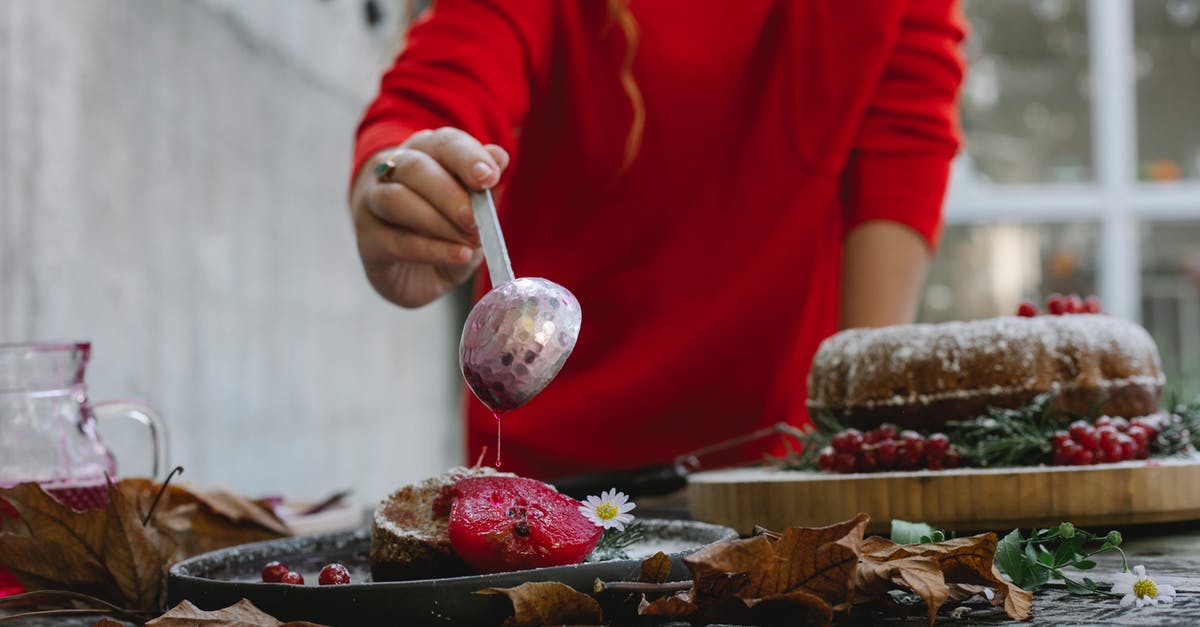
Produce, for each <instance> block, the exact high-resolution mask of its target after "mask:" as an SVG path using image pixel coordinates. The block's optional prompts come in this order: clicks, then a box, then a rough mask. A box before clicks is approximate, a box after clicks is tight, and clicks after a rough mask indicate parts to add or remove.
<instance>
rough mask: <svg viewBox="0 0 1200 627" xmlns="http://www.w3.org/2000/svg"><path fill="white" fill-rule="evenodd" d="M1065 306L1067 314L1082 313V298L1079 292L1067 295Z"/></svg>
mask: <svg viewBox="0 0 1200 627" xmlns="http://www.w3.org/2000/svg"><path fill="white" fill-rule="evenodd" d="M1066 308H1067V313H1069V314H1077V313H1083V312H1084V309H1083V299H1082V298H1080V297H1079V294H1071V295H1070V296H1068V297H1067V303H1066Z"/></svg>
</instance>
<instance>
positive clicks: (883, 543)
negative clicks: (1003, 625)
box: [855, 533, 1033, 625]
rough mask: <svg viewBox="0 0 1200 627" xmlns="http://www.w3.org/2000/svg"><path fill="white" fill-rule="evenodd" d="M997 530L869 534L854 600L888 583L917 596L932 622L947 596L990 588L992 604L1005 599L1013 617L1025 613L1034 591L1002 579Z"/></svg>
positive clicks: (873, 595) (876, 594)
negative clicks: (928, 535) (929, 539)
mask: <svg viewBox="0 0 1200 627" xmlns="http://www.w3.org/2000/svg"><path fill="white" fill-rule="evenodd" d="M995 559H996V535H995V534H993V533H984V534H980V535H976V536H970V537H968V538H958V539H954V540H946V541H945V542H936V543H930V544H896V543H894V542H892V541H891V540H887V539H884V538H878V537H872V538H868V539H867V540H865V541H864V542H863V545H862V562H861V563H860V564H859V569H858V574H857V576H856V579H855V587H856V595H855V600H856V601H864V602H865V601H868V600H871V599H878V598H885V596H884V595H886V592H887V590H889V589H891V588H893V587H900V588H904V589H907V590H909V591H911V592H913V593H915V594H917V595H918V596H920V597H921V598H922V600H924V601H925V604H926V606H927V607H928V610H929V624H930V625H932V624H933V621H934V618H935V616H936V615H937V611H938V609H939V608H941V606H942V604H943V603H945V602H946V600H947V599H949V598H951V597H953V598H963V595H964V594H966V593H968V592H971V591H977V590H980V589H981V588H979V587H980V586H982V587H987V588H991V589H992V590H993V591H994V592H995V595H994V596H993V597H992V599H991V603H992V604H993V605H999V604H1001V603H1003V604H1004V611H1005V613H1006V614H1007V615H1008V616H1009V618H1012V619H1013V620H1025V619H1027V618H1029V610H1030V606H1031V604H1032V601H1033V595H1032V594H1030V593H1029V592H1027V591H1025V590H1022V589H1021V588H1019V587H1017V586H1015V585H1013V584H1012V583H1011V582H1009V581H1007V580H1005V579H1004V578H1003V577H1002V576H1001V575H1000V572H999V571H998V570H997V569H996V566H995Z"/></svg>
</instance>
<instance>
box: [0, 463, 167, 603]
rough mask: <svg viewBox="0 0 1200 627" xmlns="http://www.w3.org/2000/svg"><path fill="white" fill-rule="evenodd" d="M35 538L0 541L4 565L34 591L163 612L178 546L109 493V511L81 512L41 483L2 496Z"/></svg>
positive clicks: (0, 493) (2, 492) (1, 538)
mask: <svg viewBox="0 0 1200 627" xmlns="http://www.w3.org/2000/svg"><path fill="white" fill-rule="evenodd" d="M0 498H4V499H5V500H6V501H7V502H8V503H9V504H11V505H12V506H13V507H14V508H15V509H16V510H17V511H18V512H19V513H20V515H21V522H22V523H24V524H25V530H26V531H27V532H28V535H13V534H0V555H3V558H2V560H0V561H2V562H3V564H4V566H5V567H7V568H8V569H9V570H10V571H12V572H13V574H14V575H16V577H17V579H18V580H19V581H21V583H22V585H24V586H25V587H26V588H28V589H31V590H36V589H43V588H60V589H71V590H77V591H80V592H87V593H90V594H93V595H95V596H98V597H101V598H107V599H109V600H115V601H119V602H120V604H121V605H124V606H127V607H132V608H134V609H139V610H157V609H158V608H159V607H160V605H159V603H160V600H161V599H162V598H164V595H165V594H166V584H167V578H166V566H167V560H168V558H169V557H170V555H171V553H173V552H174V546H173V544H172V543H171V541H170V539H169V538H167V537H166V536H164V535H163V534H161V532H160V531H159V530H158V529H156V528H154V527H153V526H144V525H142V520H141V514H140V513H139V512H137V511H135V509H134V508H133V506H132V504H131V503H130V502H129V501H128V500H126V499H123V498H121V497H120V495H119V494H118V493H117V491H116V490H115V489H113V487H112V486H111V484H110V486H109V501H108V505H107V506H106V507H105V508H104V509H102V510H91V511H87V512H77V511H75V510H73V509H71V508H70V507H69V506H67V505H63V504H62V503H60V502H59V501H58V500H56V499H55V498H54V497H52V496H50V494H49V493H47V492H46V491H45V490H43V489H42V488H41V486H39V485H37V484H35V483H23V484H19V485H17V486H15V487H13V488H8V489H4V490H0Z"/></svg>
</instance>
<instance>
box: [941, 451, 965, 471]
mask: <svg viewBox="0 0 1200 627" xmlns="http://www.w3.org/2000/svg"><path fill="white" fill-rule="evenodd" d="M961 464H962V453H959V452H958V449H956V448H954V447H953V446H951V447H950V450H948V451H946V456H945V457H943V458H942V466H944V467H946V468H958V467H959V466H960V465H961Z"/></svg>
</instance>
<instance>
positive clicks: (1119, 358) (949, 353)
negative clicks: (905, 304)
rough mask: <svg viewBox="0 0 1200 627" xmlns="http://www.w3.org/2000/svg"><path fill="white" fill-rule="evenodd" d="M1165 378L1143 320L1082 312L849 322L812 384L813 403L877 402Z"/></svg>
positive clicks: (816, 366) (823, 353) (825, 351)
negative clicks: (887, 323)
mask: <svg viewBox="0 0 1200 627" xmlns="http://www.w3.org/2000/svg"><path fill="white" fill-rule="evenodd" d="M1163 382H1164V377H1163V375H1162V369H1161V366H1160V363H1159V357H1158V349H1157V347H1156V346H1155V344H1154V340H1153V339H1152V338H1151V337H1150V334H1149V333H1147V332H1146V330H1145V329H1143V328H1142V327H1141V326H1139V325H1137V324H1134V323H1131V322H1128V321H1126V320H1122V319H1120V318H1116V317H1114V316H1108V315H1090V314H1075V315H1067V316H1038V317H1034V318H1022V317H1016V316H1006V317H999V318H990V319H987V320H978V321H972V322H945V323H939V324H912V325H900V326H892V327H881V328H871V329H851V330H847V331H843V332H841V333H838V334H836V335H834V336H832V337H830V338H829V339H827V340H825V342H823V343H822V344H821V346H820V348H819V349H818V351H817V354H816V356H815V357H814V359H813V367H812V370H811V372H810V375H809V382H808V387H809V394H810V404H811V405H813V406H815V407H822V406H829V407H835V406H858V407H870V406H881V405H888V406H890V405H903V404H923V403H930V402H933V401H936V400H940V399H948V398H968V397H973V396H979V395H986V394H1004V393H1007V392H1011V391H1014V390H1024V391H1030V390H1032V391H1037V392H1043V391H1050V390H1067V389H1097V390H1103V389H1105V388H1109V387H1113V386H1120V385H1146V386H1152V387H1160V386H1162V384H1163Z"/></svg>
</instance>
